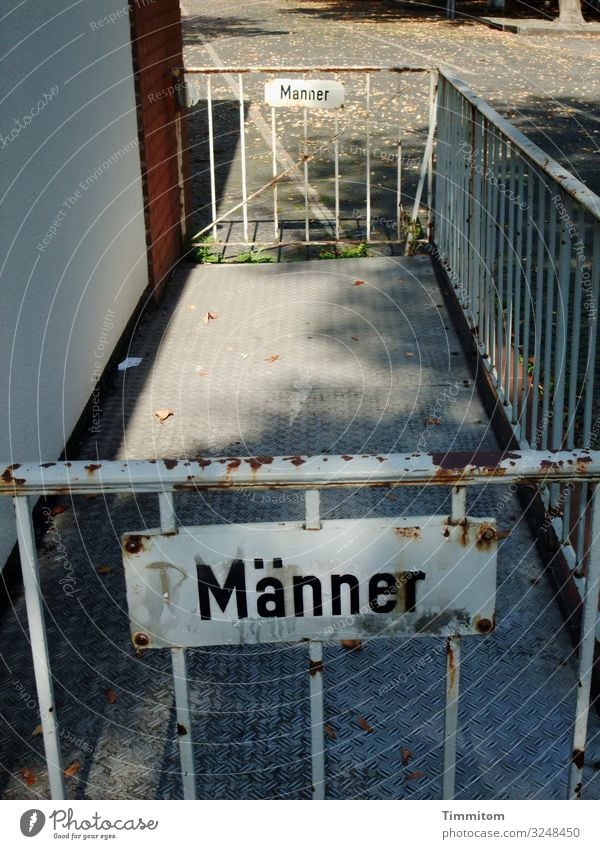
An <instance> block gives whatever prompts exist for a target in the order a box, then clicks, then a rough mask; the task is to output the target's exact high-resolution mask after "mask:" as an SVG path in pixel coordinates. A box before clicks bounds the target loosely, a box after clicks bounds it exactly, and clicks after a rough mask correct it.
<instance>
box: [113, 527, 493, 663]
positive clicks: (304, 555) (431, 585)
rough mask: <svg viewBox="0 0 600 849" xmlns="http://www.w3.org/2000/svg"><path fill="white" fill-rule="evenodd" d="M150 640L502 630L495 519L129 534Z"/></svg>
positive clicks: (139, 606) (132, 590)
mask: <svg viewBox="0 0 600 849" xmlns="http://www.w3.org/2000/svg"><path fill="white" fill-rule="evenodd" d="M122 550H123V560H124V564H125V578H126V583H127V600H128V605H129V616H130V621H131V633H132V639H133V642H134V643H135V645H136V646H138V647H140V648H162V647H170V646H184V647H187V646H207V645H224V644H227V643H237V644H244V643H259V642H265V643H269V642H279V641H284V642H293V641H295V640H302V639H311V640H340V639H348V638H350V639H355V638H367V637H373V636H418V635H423V636H432V635H439V636H442V635H444V636H449V635H453V634H482V633H489V632H490V631H491V630H492V629H493V622H494V608H495V594H496V531H495V527H494V523H493V520H492V519H466V520H464V521H463V522H461V523H460V524H458V525H453V524H451V523H450V522H449V520H448V517H447V516H423V517H419V518H410V519H360V520H342V521H330V522H324V523H323V526H322V528H321V530H305V529H304V528H303V527H302V525H301V524H300V523H278V524H277V523H264V524H252V525H245V526H243V525H204V526H200V527H189V528H180V529H179V531H178V532H176V533H161V532H160V531H150V532H147V533H138V534H126V535H125V536H124V537H123V539H122Z"/></svg>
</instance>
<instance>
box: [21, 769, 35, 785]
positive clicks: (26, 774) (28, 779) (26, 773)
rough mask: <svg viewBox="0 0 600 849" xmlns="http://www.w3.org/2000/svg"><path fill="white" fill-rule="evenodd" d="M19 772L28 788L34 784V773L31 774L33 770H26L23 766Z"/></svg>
mask: <svg viewBox="0 0 600 849" xmlns="http://www.w3.org/2000/svg"><path fill="white" fill-rule="evenodd" d="M19 772H20V773H21V778H22V779H23V781H24V782H25V784H26V785H27V786H28V787H31V786H32V785H33V784H35V773H34V772H33V770H31V769H27V767H26V766H24V767H21V769H20V770H19Z"/></svg>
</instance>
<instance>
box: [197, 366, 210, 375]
mask: <svg viewBox="0 0 600 849" xmlns="http://www.w3.org/2000/svg"><path fill="white" fill-rule="evenodd" d="M196 374H197V375H198V376H199V377H207V376H208V369H207V368H203V367H202V366H198V367H197V368H196Z"/></svg>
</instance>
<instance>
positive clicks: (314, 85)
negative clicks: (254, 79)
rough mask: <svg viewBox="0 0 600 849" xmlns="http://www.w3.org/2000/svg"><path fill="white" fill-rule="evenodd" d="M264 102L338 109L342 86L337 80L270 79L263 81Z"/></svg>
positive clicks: (342, 99) (342, 91)
mask: <svg viewBox="0 0 600 849" xmlns="http://www.w3.org/2000/svg"><path fill="white" fill-rule="evenodd" d="M265 103H267V104H268V105H269V106H305V107H306V106H309V107H313V108H316V109H339V107H340V106H343V105H344V86H343V84H342V83H341V82H339V80H271V81H270V82H268V83H265Z"/></svg>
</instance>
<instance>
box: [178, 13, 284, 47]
mask: <svg viewBox="0 0 600 849" xmlns="http://www.w3.org/2000/svg"><path fill="white" fill-rule="evenodd" d="M183 23H184V26H183V44H184V47H190V46H194V45H196V44H197V43H198V41H199V40H200V41H202V42H205V41H214V40H216V39H220V38H253V37H255V36H266V35H289V32H288V30H269V29H265V28H264V27H260V26H258V27H257V26H256V22H255V21H254V20H252V18H236V17H231V16H229V15H227V16H223V17H222V18H213V17H205V16H204V15H190V16H186V17H185V19H184V21H183Z"/></svg>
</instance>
